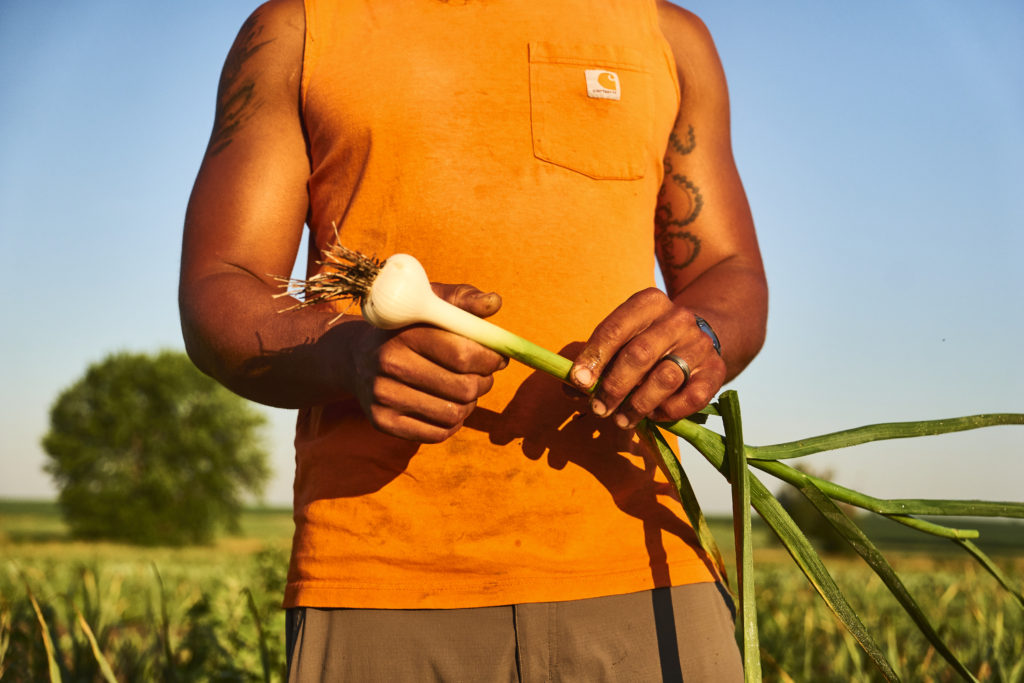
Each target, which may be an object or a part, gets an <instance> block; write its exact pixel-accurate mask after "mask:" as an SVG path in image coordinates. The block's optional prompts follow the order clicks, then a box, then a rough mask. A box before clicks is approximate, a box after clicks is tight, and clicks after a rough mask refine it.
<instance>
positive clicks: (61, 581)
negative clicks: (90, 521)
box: [0, 547, 287, 683]
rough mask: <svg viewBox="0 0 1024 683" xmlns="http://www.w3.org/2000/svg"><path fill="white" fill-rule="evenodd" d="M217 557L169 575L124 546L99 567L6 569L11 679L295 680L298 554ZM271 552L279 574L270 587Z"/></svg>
mask: <svg viewBox="0 0 1024 683" xmlns="http://www.w3.org/2000/svg"><path fill="white" fill-rule="evenodd" d="M208 552H209V555H208V556H206V557H200V558H199V559H198V561H195V558H188V559H186V558H181V559H179V560H174V559H170V560H164V561H163V562H162V563H161V564H160V565H159V568H158V565H157V564H156V563H148V562H146V561H145V560H144V559H142V558H136V559H134V560H125V559H124V558H123V557H119V555H120V552H119V551H118V550H117V549H116V548H112V549H110V556H109V557H107V556H101V557H99V558H97V559H95V560H90V561H87V562H81V561H78V560H75V561H72V562H67V561H66V560H65V559H64V558H61V557H56V556H44V557H23V558H19V561H18V562H17V564H15V563H5V564H6V566H2V567H0V643H3V642H7V643H9V646H8V647H6V648H5V649H4V650H0V676H2V679H3V680H4V681H12V682H20V681H45V680H54V679H55V678H56V677H55V676H54V675H53V674H52V673H51V672H56V676H59V678H60V680H64V681H100V680H111V679H114V680H121V681H154V680H155V681H252V682H254V683H255V682H257V681H266V680H283V672H284V639H283V633H284V612H283V610H281V609H280V600H281V593H282V590H283V585H284V571H285V569H286V568H287V552H286V551H284V550H277V549H271V548H269V547H268V548H267V549H265V550H263V551H261V552H260V553H258V554H255V555H242V556H239V555H238V554H236V553H225V552H217V551H215V550H213V549H210V550H209V551H208ZM271 556H273V558H274V559H273V562H274V564H275V565H276V567H277V573H276V575H275V580H274V582H273V585H272V586H269V587H268V586H266V585H265V584H264V582H265V580H266V578H267V576H266V574H265V572H266V565H267V564H268V563H269V562H270V560H269V559H268V558H270V557H271ZM33 600H36V602H37V604H38V607H39V612H38V616H37V613H36V612H35V610H34V608H33V604H32V601H33ZM254 606H255V608H254ZM44 634H45V637H44ZM90 635H91V636H92V637H90ZM264 641H266V642H264ZM47 644H49V646H47ZM108 672H109V674H110V675H109V676H108V675H106V674H107V673H108Z"/></svg>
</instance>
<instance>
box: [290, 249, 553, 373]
mask: <svg viewBox="0 0 1024 683" xmlns="http://www.w3.org/2000/svg"><path fill="white" fill-rule="evenodd" d="M326 257H327V259H328V260H326V261H321V262H320V265H322V266H325V268H324V270H323V271H322V272H321V273H319V274H317V275H314V276H313V277H311V278H310V279H309V280H287V279H284V278H277V279H278V280H280V281H281V282H284V283H285V284H287V285H288V291H286V292H283V293H282V294H281V295H287V294H297V293H302V294H303V295H304V301H302V302H301V303H299V304H297V305H296V306H293V307H292V308H298V307H302V306H308V305H312V304H314V303H323V302H326V301H336V300H340V299H354V300H358V301H359V302H360V305H361V308H362V312H363V317H364V318H366V320H367V321H368V322H369V323H370V324H372V325H373V326H375V327H378V328H380V329H385V330H393V329H397V328H400V327H406V326H407V325H414V324H417V323H422V324H427V325H433V326H434V327H439V328H441V329H444V330H448V331H449V332H453V333H455V334H458V335H460V336H462V337H466V338H467V339H471V340H473V341H475V342H478V343H480V344H482V345H484V346H486V347H487V348H489V349H491V350H493V351H497V352H498V353H500V354H502V355H504V356H508V357H509V358H514V359H515V360H517V361H519V362H521V363H523V364H525V365H528V366H529V367H531V368H533V369H535V370H541V371H543V372H546V373H548V374H549V375H553V376H554V377H557V378H559V379H561V380H563V381H568V377H569V371H570V370H571V369H572V361H570V360H569V359H567V358H564V357H563V356H560V355H558V354H557V353H553V352H551V351H549V350H547V349H545V348H543V347H541V346H538V345H537V344H534V343H533V342H531V341H528V340H526V339H523V338H522V337H520V336H518V335H515V334H512V333H511V332H509V331H508V330H505V329H503V328H501V327H499V326H497V325H495V324H494V323H492V322H489V321H487V320H484V319H483V318H479V317H477V316H475V315H473V314H472V313H470V312H468V311H464V310H463V309H461V308H459V307H458V306H455V305H453V304H450V303H448V302H447V301H445V300H444V299H442V298H440V297H439V296H437V295H436V294H434V290H433V288H432V287H431V286H430V280H429V278H428V277H427V273H426V271H425V270H424V269H423V266H422V264H420V262H419V261H418V260H417V259H416V258H415V257H413V256H410V255H409V254H394V255H392V256H390V257H389V258H388V259H387V260H386V261H385V262H384V263H380V262H379V261H377V260H376V259H371V258H368V257H366V256H363V255H362V254H359V253H358V252H354V251H351V250H349V249H346V248H344V247H342V246H341V245H340V244H336V245H335V246H334V247H332V249H331V251H329V252H327V253H326ZM346 261H347V262H348V263H346ZM350 264H351V265H350Z"/></svg>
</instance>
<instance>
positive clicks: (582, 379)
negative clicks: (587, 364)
mask: <svg viewBox="0 0 1024 683" xmlns="http://www.w3.org/2000/svg"><path fill="white" fill-rule="evenodd" d="M572 377H573V379H574V380H575V381H576V384H578V385H580V386H581V387H589V386H590V385H591V384H593V382H594V373H593V372H591V370H590V368H576V369H575V370H573V373H572Z"/></svg>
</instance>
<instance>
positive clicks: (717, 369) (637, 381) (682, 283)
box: [572, 2, 768, 428]
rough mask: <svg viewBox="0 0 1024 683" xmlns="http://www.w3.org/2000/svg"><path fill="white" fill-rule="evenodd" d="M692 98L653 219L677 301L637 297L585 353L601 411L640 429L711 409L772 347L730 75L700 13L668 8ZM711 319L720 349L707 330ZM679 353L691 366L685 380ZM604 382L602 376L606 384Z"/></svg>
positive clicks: (584, 373)
mask: <svg viewBox="0 0 1024 683" xmlns="http://www.w3.org/2000/svg"><path fill="white" fill-rule="evenodd" d="M660 5H661V8H660V16H661V28H662V30H663V32H664V34H665V37H666V38H667V39H668V42H669V44H670V46H671V48H672V50H673V53H674V56H675V60H676V64H677V69H678V73H679V81H680V87H681V91H682V98H681V104H680V108H679V114H678V117H677V119H676V124H675V128H674V130H673V131H672V134H671V136H670V138H669V144H668V147H667V150H666V154H665V178H664V182H663V185H662V189H661V193H660V194H659V197H658V206H657V210H656V215H655V218H654V230H655V248H656V252H657V257H658V262H659V264H660V266H661V271H662V274H663V276H664V279H665V285H666V289H667V290H668V294H667V295H666V294H665V293H664V292H661V291H660V290H657V289H649V290H645V291H642V292H638V293H637V294H636V295H634V296H633V297H631V298H630V299H629V300H628V301H626V302H625V303H623V304H622V305H621V306H619V307H618V308H617V309H616V310H615V311H613V312H612V313H611V314H610V315H609V316H608V317H607V318H606V319H605V320H604V321H602V323H601V324H600V325H598V327H597V328H596V329H595V330H594V333H593V335H591V338H590V340H589V341H588V342H587V345H586V346H585V347H584V349H583V350H582V351H581V352H580V354H579V356H578V357H577V358H576V361H575V364H574V367H573V372H572V377H573V380H574V381H575V382H576V384H577V385H579V386H580V387H581V388H587V387H590V386H592V385H593V384H594V383H595V382H597V388H596V390H595V392H594V395H593V398H592V399H591V406H592V408H593V410H594V412H595V413H596V414H598V415H601V416H612V417H613V419H614V421H615V422H616V424H618V425H619V426H620V427H623V428H632V427H634V426H635V425H636V423H637V422H639V420H640V419H641V418H643V417H648V416H649V417H651V418H653V419H655V420H675V419H679V418H682V417H686V416H687V415H691V414H693V413H694V412H696V411H698V410H700V409H701V408H703V407H704V406H705V405H707V404H708V403H709V402H710V401H711V400H712V399H713V398H714V396H715V395H716V394H717V393H718V391H719V389H721V387H722V385H723V384H724V383H725V382H726V381H728V380H730V379H732V378H733V377H735V376H736V375H737V374H739V372H740V371H741V370H742V369H743V368H745V367H746V366H747V364H748V363H749V362H750V361H751V360H752V359H753V358H754V356H755V355H757V352H758V351H759V350H760V348H761V345H762V344H763V343H764V335H765V325H766V319H767V308H768V303H767V302H768V288H767V284H766V281H765V275H764V268H763V265H762V262H761V255H760V251H759V249H758V245H757V236H756V234H755V231H754V222H753V218H752V217H751V213H750V207H749V205H748V203H747V198H746V194H745V193H744V190H743V185H742V182H741V181H740V177H739V173H738V171H737V169H736V164H735V161H734V160H733V154H732V143H731V139H730V130H729V127H730V123H729V100H728V90H727V87H726V82H725V75H724V73H723V71H722V67H721V63H720V61H719V59H718V54H717V51H716V50H715V47H714V43H713V41H712V39H711V36H710V35H709V34H708V32H707V29H706V28H705V27H704V24H703V23H702V22H701V21H700V19H698V18H697V17H696V16H695V15H693V14H691V13H689V12H687V11H686V10H683V9H681V8H679V7H676V6H675V5H671V4H669V3H667V2H665V3H660ZM698 317H699V318H700V319H703V320H704V321H706V323H707V325H708V326H710V329H711V330H713V332H714V334H715V335H716V336H717V338H718V341H719V343H720V351H721V354H720V355H719V352H718V351H716V349H715V348H714V345H713V342H712V338H711V336H710V335H709V334H708V333H707V332H706V331H705V330H704V329H702V328H701V327H700V326H698V322H697V321H698ZM670 354H671V355H672V356H675V357H676V358H678V359H680V360H682V361H683V363H684V364H685V365H687V366H688V368H689V377H688V378H687V376H686V374H685V372H684V370H683V369H682V368H681V367H680V365H679V364H678V363H676V362H671V361H669V360H665V357H666V356H668V355H670ZM598 379H599V381H598Z"/></svg>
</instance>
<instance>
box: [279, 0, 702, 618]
mask: <svg viewBox="0 0 1024 683" xmlns="http://www.w3.org/2000/svg"><path fill="white" fill-rule="evenodd" d="M305 4H306V49H305V57H304V63H303V76H302V107H303V116H304V122H305V125H306V129H307V132H308V136H309V146H310V150H311V155H312V166H313V172H312V177H311V179H310V181H309V193H310V201H311V220H310V228H311V232H312V235H313V240H314V242H315V246H316V247H317V248H323V247H325V246H326V245H327V244H329V242H330V241H331V240H333V239H334V229H333V228H332V223H337V226H338V230H339V232H340V236H341V241H342V242H343V243H344V244H345V245H346V246H348V247H350V248H353V249H357V250H359V251H362V252H364V253H367V254H374V255H377V256H378V257H386V256H388V255H390V254H392V253H397V252H405V253H409V254H413V255H415V256H416V257H417V258H418V259H420V261H422V262H423V264H424V266H425V267H426V270H427V273H428V274H429V275H430V277H431V279H432V280H435V281H438V282H453V283H457V282H468V283H471V284H473V285H475V286H477V287H479V288H480V289H482V290H484V291H497V292H499V293H500V294H501V295H502V297H503V300H504V305H503V307H502V309H501V311H500V312H499V313H498V314H497V315H496V316H494V317H493V318H492V320H493V321H494V322H495V323H497V324H498V325H501V326H503V327H505V328H506V329H509V330H511V331H513V332H516V333H517V334H520V335H522V336H524V337H526V338H528V339H530V340H531V341H534V342H536V343H538V344H541V345H542V346H546V347H548V348H551V349H553V350H563V349H564V350H565V353H566V354H567V355H572V353H573V349H572V347H571V346H570V347H569V348H565V347H567V345H570V344H571V343H572V342H580V341H582V340H585V339H586V338H587V337H588V336H589V335H590V333H591V331H592V330H593V329H594V327H595V325H596V324H597V323H598V322H600V321H601V319H602V318H603V317H604V316H605V315H607V314H608V313H609V312H610V311H611V310H612V309H613V308H614V307H615V306H617V305H618V304H620V303H621V302H622V301H624V300H625V299H626V298H627V297H628V296H629V295H631V294H633V293H634V292H636V291H638V290H640V289H643V288H644V287H648V286H650V285H651V284H652V283H653V279H654V243H653V234H654V227H653V226H654V223H653V216H654V208H655V201H656V197H657V193H658V189H659V187H660V184H661V177H662V158H663V155H664V150H665V146H666V144H667V140H668V135H669V131H670V130H671V128H672V125H673V122H674V120H675V116H676V112H677V110H678V102H679V100H678V97H679V88H678V83H677V82H676V76H675V66H674V62H673V60H672V57H671V53H670V51H669V48H668V46H667V44H666V42H665V40H664V38H663V37H662V35H661V33H660V31H659V29H658V23H657V14H656V9H655V2H654V0H602V2H593V0H548V1H547V2H543V3H523V2H509V1H507V0H479V1H478V0H448V1H441V0H413V1H412V2H382V1H381V0H333V1H332V0H306V3H305ZM579 407H580V406H579V404H578V403H576V402H573V401H572V400H570V399H568V398H567V397H566V396H565V394H564V393H563V389H562V386H561V384H560V383H559V382H558V381H557V380H555V379H552V378H550V377H547V376H544V375H541V374H539V373H534V372H532V371H530V370H529V369H528V368H525V367H523V366H521V365H519V364H516V363H514V362H513V363H512V364H511V365H510V366H509V367H508V368H507V369H505V370H503V371H501V372H499V373H498V374H497V375H496V379H495V383H494V388H493V389H492V390H491V391H490V392H489V393H488V394H487V395H485V396H483V397H482V398H481V399H480V401H479V402H478V408H477V409H476V411H475V412H474V413H473V414H472V415H471V417H470V418H469V419H468V420H467V422H466V424H465V426H464V427H463V428H462V429H461V430H460V431H459V432H458V433H457V434H456V435H455V436H454V437H452V438H451V439H449V440H448V441H446V442H444V443H441V444H437V445H417V444H413V443H410V442H407V441H403V440H400V439H396V438H392V437H389V436H386V435H384V434H382V433H379V432H377V431H376V430H374V428H373V427H371V426H370V425H369V423H368V422H367V421H366V420H365V419H364V418H363V416H362V413H361V411H360V408H359V406H358V404H357V403H356V402H355V401H354V400H352V401H348V402H341V403H337V404H333V405H327V406H321V407H317V408H313V409H308V410H304V411H302V412H301V413H300V415H299V422H298V428H297V434H296V478H295V524H296V530H295V538H294V543H293V549H292V560H291V567H290V571H289V575H288V586H287V590H286V597H285V605H286V606H312V607H370V608H455V607H476V606H487V605H499V604H510V603H522V602H537V601H557V600H568V599H578V598H587V597H596V596H602V595H614V594H621V593H628V592H633V591H638V590H643V589H647V588H652V587H655V586H665V585H670V584H672V585H679V584H684V583H695V582H703V581H710V580H713V579H714V578H715V575H714V573H713V570H712V569H711V563H710V561H709V560H708V559H707V558H706V557H705V556H704V555H703V554H702V553H701V552H700V551H699V549H697V544H696V540H695V536H694V533H693V530H692V528H691V527H690V524H689V522H688V521H687V520H686V517H685V515H684V513H683V512H682V509H681V506H680V504H679V502H678V501H677V500H676V498H675V494H674V492H673V491H672V488H671V486H670V485H669V484H668V483H666V480H665V479H664V477H663V476H662V475H661V473H660V472H659V471H658V468H657V466H656V460H655V456H653V455H652V454H649V453H646V452H645V451H644V449H643V448H642V447H641V445H640V444H639V443H638V441H637V440H636V438H635V437H631V435H628V434H625V433H624V432H622V431H621V430H619V429H617V428H616V427H615V426H614V425H613V424H611V423H610V422H608V421H602V420H598V419H597V418H594V417H593V416H590V415H589V414H581V413H580V412H578V409H579Z"/></svg>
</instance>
